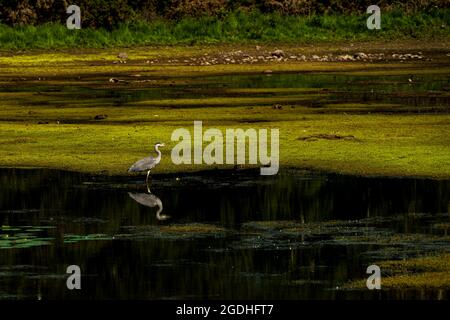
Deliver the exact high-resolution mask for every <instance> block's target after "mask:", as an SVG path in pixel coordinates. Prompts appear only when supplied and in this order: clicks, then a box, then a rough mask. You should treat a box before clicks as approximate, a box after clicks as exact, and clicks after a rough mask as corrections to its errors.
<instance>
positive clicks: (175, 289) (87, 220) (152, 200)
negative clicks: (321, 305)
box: [0, 169, 450, 299]
mask: <svg viewBox="0 0 450 320" xmlns="http://www.w3.org/2000/svg"><path fill="white" fill-rule="evenodd" d="M0 183H1V186H2V188H1V189H0V200H1V201H0V226H1V228H0V298H4V299H8V298H11V299H16V298H28V299H30V298H31V299H36V298H44V299H45V298H47V299H48V298H50V299H59V298H66V299H77V298H84V299H86V298H95V299H107V298H108V299H110V298H120V299H132V298H137V299H160V298H238V299H244V298H253V299H258V298H275V299H360V298H364V299H372V298H374V297H375V298H381V299H384V298H424V297H425V298H435V297H436V292H434V291H433V290H425V291H423V290H416V291H411V290H409V291H406V290H391V291H384V290H383V291H381V292H370V291H368V290H340V289H336V288H339V286H341V285H342V284H344V283H346V282H347V281H349V280H352V279H359V278H364V277H365V276H366V275H365V268H366V267H367V265H368V264H369V263H371V262H373V261H374V260H377V259H391V258H404V257H410V256H414V255H417V254H420V253H430V252H435V251H436V252H442V251H446V250H447V251H448V248H450V246H449V244H450V240H449V239H448V234H447V232H448V230H447V229H442V228H439V227H437V226H438V225H442V224H445V223H447V224H448V221H449V211H448V210H449V203H450V181H436V180H425V179H394V178H389V179H388V178H361V177H352V176H340V175H325V174H315V173H310V172H302V171H284V172H282V173H281V174H280V175H278V176H276V177H261V176H258V175H255V174H253V173H251V172H246V171H243V172H235V173H231V172H227V173H224V172H215V173H202V174H197V175H177V176H175V175H172V176H156V177H154V178H153V183H152V190H151V192H150V190H147V189H146V187H145V185H143V184H142V180H141V177H138V178H126V177H123V178H121V177H117V178H106V177H98V176H90V175H85V174H78V173H70V172H62V171H51V170H19V169H2V170H0ZM169 217H170V218H169ZM380 239H381V240H380ZM419 240H420V241H419ZM72 264H76V265H79V266H80V267H81V270H82V272H83V277H82V288H83V289H82V290H80V291H76V290H74V291H70V290H67V289H66V278H67V274H66V268H67V266H69V265H72ZM440 297H448V290H447V291H445V292H444V294H442V292H440Z"/></svg>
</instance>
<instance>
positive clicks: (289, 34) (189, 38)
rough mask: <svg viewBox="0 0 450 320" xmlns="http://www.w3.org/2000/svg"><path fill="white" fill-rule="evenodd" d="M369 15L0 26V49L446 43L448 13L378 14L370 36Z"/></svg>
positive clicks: (253, 14) (257, 14)
mask: <svg viewBox="0 0 450 320" xmlns="http://www.w3.org/2000/svg"><path fill="white" fill-rule="evenodd" d="M367 17H368V15H367V14H365V13H364V12H362V13H361V14H360V15H317V16H314V15H313V16H293V15H291V16H283V15H280V14H276V13H270V14H269V13H268V14H262V13H260V12H258V11H254V12H250V13H243V12H234V13H229V14H227V15H225V16H224V17H223V18H218V17H214V16H203V17H200V18H189V17H185V18H182V19H180V20H164V19H157V20H155V21H152V22H144V21H136V22H131V23H123V24H120V25H119V26H118V27H117V28H115V29H113V30H111V31H107V30H105V29H92V28H84V29H82V30H68V29H67V28H66V27H65V25H62V24H54V23H53V24H45V25H40V26H22V27H9V26H6V25H0V49H31V48H46V49H48V48H86V47H93V48H99V47H123V46H136V45H138V46H141V45H150V44H152V45H155V44H159V45H160V44H170V45H173V44H194V43H202V44H214V43H248V42H258V43H274V42H276V43H298V42H306V43H307V42H315V43H316V42H323V41H326V42H329V41H341V40H369V39H384V40H389V39H401V38H402V39H405V38H406V39H407V38H425V39H432V38H448V36H449V34H450V26H449V24H448V21H450V9H439V10H431V11H429V12H426V13H419V12H418V13H414V14H411V13H410V14H405V13H404V12H402V11H399V10H393V11H389V12H386V13H383V14H382V29H381V30H368V29H367V27H366V19H367Z"/></svg>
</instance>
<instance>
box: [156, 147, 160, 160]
mask: <svg viewBox="0 0 450 320" xmlns="http://www.w3.org/2000/svg"><path fill="white" fill-rule="evenodd" d="M155 151H156V153H157V154H158V156H157V157H156V159H157V160H158V161H159V160H161V151H159V149H158V147H156V146H155Z"/></svg>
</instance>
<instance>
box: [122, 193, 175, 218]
mask: <svg viewBox="0 0 450 320" xmlns="http://www.w3.org/2000/svg"><path fill="white" fill-rule="evenodd" d="M128 195H129V196H130V197H131V198H132V199H133V200H134V201H136V202H137V203H140V204H142V205H144V206H146V207H150V208H154V207H158V211H157V212H156V219H158V220H167V219H169V218H170V216H168V215H165V214H161V211H162V210H163V205H162V201H161V199H159V198H158V197H157V196H155V195H154V194H152V193H150V190H149V193H131V192H128Z"/></svg>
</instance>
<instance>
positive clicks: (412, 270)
mask: <svg viewBox="0 0 450 320" xmlns="http://www.w3.org/2000/svg"><path fill="white" fill-rule="evenodd" d="M377 265H378V266H379V267H380V268H381V270H382V273H383V276H382V281H381V286H382V288H383V289H443V288H449V287H450V254H441V255H436V256H421V257H418V258H414V259H407V260H389V261H382V262H378V263H377ZM347 287H348V288H366V281H365V280H360V281H355V282H352V283H351V284H349V285H347Z"/></svg>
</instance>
